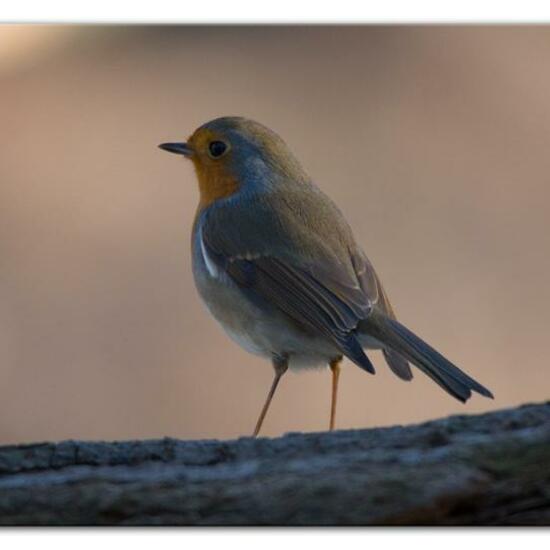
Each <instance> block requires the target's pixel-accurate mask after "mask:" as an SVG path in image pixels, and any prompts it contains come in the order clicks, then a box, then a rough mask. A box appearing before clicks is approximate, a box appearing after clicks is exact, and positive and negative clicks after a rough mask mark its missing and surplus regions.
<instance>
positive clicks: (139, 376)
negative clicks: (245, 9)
mask: <svg viewBox="0 0 550 550" xmlns="http://www.w3.org/2000/svg"><path fill="white" fill-rule="evenodd" d="M0 94H1V96H0V97H1V102H0V123H1V126H0V128H1V133H0V141H1V143H0V392H1V393H0V442H2V443H8V442H22V441H31V440H44V439H50V440H58V439H62V438H94V439H96V438H106V439H112V438H138V437H139V438H145V437H159V436H164V435H169V436H175V437H183V438H210V437H234V436H238V435H243V434H249V433H250V431H251V430H252V427H253V425H254V422H255V420H256V415H257V414H258V412H259V409H260V407H261V404H262V403H263V400H264V397H265V394H266V391H267V389H268V386H269V384H270V383H271V377H272V371H271V367H270V366H269V364H268V363H267V362H265V361H263V360H262V359H260V358H257V357H254V356H251V355H248V354H247V353H246V352H244V351H242V350H241V349H240V348H238V347H237V346H236V345H235V344H233V343H232V342H231V341H230V340H229V339H228V338H227V337H226V336H225V334H224V333H223V332H222V330H221V329H220V328H219V327H218V325H217V324H216V323H215V322H214V320H213V319H211V318H210V317H209V316H208V314H207V313H206V311H205V309H204V308H203V306H202V304H201V303H200V302H199V299H198V297H197V294H196V292H195V289H194V286H193V281H192V276H191V269H190V253H189V235H190V230H191V223H192V219H193V215H194V210H195V205H196V202H197V189H196V185H195V180H194V175H193V173H192V168H191V166H190V164H188V163H186V162H185V161H184V160H182V159H179V158H175V157H174V156H170V155H168V154H167V153H164V152H162V151H160V150H159V149H157V144H158V143H161V142H163V141H171V140H180V139H185V138H186V137H187V136H188V135H189V134H190V133H191V132H192V130H193V129H194V128H195V127H196V126H198V125H200V124H201V123H203V122H205V121H207V120H209V119H211V118H214V117H217V116H220V115H233V114H236V115H244V116H248V117H251V118H255V119H257V120H259V121H261V122H263V123H265V124H266V125H268V126H270V127H272V128H273V129H275V130H276V131H277V132H279V133H280V134H281V135H282V136H283V138H284V139H285V140H286V141H287V142H288V143H289V145H290V146H291V147H292V148H293V149H294V151H295V152H296V153H297V155H298V157H299V158H300V159H301V160H302V161H303V163H304V165H305V167H306V169H307V170H308V171H309V172H310V173H311V174H312V176H313V177H314V179H315V181H316V182H318V184H319V185H320V186H321V187H322V188H323V189H324V190H325V191H327V192H328V193H329V195H331V196H332V197H333V198H334V199H335V201H336V202H337V203H338V204H339V205H340V207H341V208H342V210H343V211H344V213H345V214H346V216H347V217H348V219H349V221H350V222H351V224H352V226H353V227H354V228H355V232H356V236H357V239H358V241H359V242H361V243H362V244H363V245H364V248H365V250H366V252H367V254H368V255H369V257H370V258H371V260H372V262H373V263H374V265H375V266H376V268H377V269H378V271H379V273H380V274H381V276H382V279H383V280H384V281H385V285H386V288H387V290H388V291H389V294H390V296H391V298H392V300H393V302H394V305H395V308H396V309H397V312H398V314H399V316H400V318H401V319H402V320H403V321H404V322H405V323H406V324H407V325H409V326H410V327H411V328H412V329H414V330H415V331H416V332H417V333H418V334H419V335H421V336H423V337H425V338H426V339H427V340H428V341H430V342H431V343H432V344H434V345H435V346H436V347H437V348H438V349H440V350H441V351H442V352H444V353H445V354H446V355H448V357H449V358H451V359H452V360H454V361H455V362H456V363H457V364H458V365H459V366H461V367H463V368H464V369H465V370H467V371H468V372H469V373H470V374H472V375H473V376H474V377H475V378H477V379H478V380H480V381H481V382H482V383H484V384H486V385H487V386H488V387H490V388H491V389H492V390H493V391H494V393H495V395H496V399H495V401H489V400H484V399H482V398H480V397H477V396H476V397H474V398H473V399H472V400H471V401H470V402H469V403H468V404H467V405H466V406H464V405H461V404H460V403H459V402H457V401H454V400H453V399H452V398H450V397H449V396H448V395H446V394H445V393H444V392H443V391H441V390H440V389H439V388H438V387H437V386H436V385H435V384H433V383H432V382H431V381H429V380H428V379H427V378H426V377H425V376H424V375H423V374H422V373H420V372H419V371H417V370H415V374H416V376H415V379H414V381H413V382H412V383H408V384H407V383H404V382H401V381H400V380H398V379H397V378H396V377H394V376H393V375H392V374H391V373H390V372H389V370H388V369H387V368H386V367H385V365H384V363H383V361H382V359H381V356H380V355H379V354H378V353H376V354H374V361H375V363H376V365H377V366H378V373H377V375H376V376H375V377H372V376H370V375H368V374H366V373H364V372H362V371H360V370H359V369H358V368H356V367H354V366H353V365H351V364H349V363H348V364H347V367H346V369H345V371H344V374H343V377H342V382H341V390H340V391H341V393H340V403H339V418H338V424H339V427H342V428H350V427H354V428H355V427H356V428H359V427H367V426H379V425H388V424H393V423H408V422H416V421H420V420H423V419H427V418H434V417H438V416H442V415H447V414H450V413H473V412H478V411H484V410H490V409H495V408H502V407H507V406H512V405H516V404H519V403H524V402H528V401H538V400H544V399H547V398H548V396H549V383H550V373H549V372H548V361H547V358H546V343H547V341H548V329H549V327H548V311H549V309H550V291H549V285H548V274H549V268H550V259H549V258H550V255H549V245H548V241H549V229H550V221H549V199H550V153H549V150H550V149H549V136H550V27H309V28H304V27H267V28H261V27H117V26H111V27H95V26H87V27H78V26H66V27H61V26H59V27H47V26H26V27H14V26H11V27H9V26H4V27H0ZM329 392H330V375H329V373H328V372H325V371H321V372H306V373H302V374H293V373H291V374H289V375H288V377H287V378H285V379H284V380H283V382H282V384H281V387H280V390H279V392H278V394H277V396H276V399H275V401H274V404H273V407H272V409H271V411H270V414H269V415H268V418H267V421H266V424H265V434H266V435H275V434H280V433H282V432H285V431H297V430H323V429H325V428H326V426H327V423H328V413H329Z"/></svg>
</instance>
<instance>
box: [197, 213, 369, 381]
mask: <svg viewBox="0 0 550 550" xmlns="http://www.w3.org/2000/svg"><path fill="white" fill-rule="evenodd" d="M287 214H288V213H287ZM208 218H210V220H209V219H208ZM208 218H207V219H206V220H205V221H204V223H203V224H202V225H201V228H200V239H201V247H202V248H203V251H204V253H206V255H207V257H208V261H210V262H214V263H215V264H216V267H217V268H218V269H222V270H223V271H224V272H225V273H226V274H227V275H228V276H229V277H230V278H231V279H232V280H233V281H234V282H235V283H236V284H237V285H238V286H239V287H240V288H241V289H243V290H246V291H247V292H251V293H253V294H255V295H256V296H259V297H261V298H262V299H263V300H266V301H267V302H268V303H270V304H271V305H273V306H275V307H276V308H278V309H279V310H280V311H282V312H284V313H285V314H286V315H288V316H289V317H290V318H292V319H293V320H294V322H296V323H298V324H299V325H302V326H304V327H307V328H309V329H313V330H315V331H318V332H319V333H321V334H323V335H325V336H326V337H327V338H329V339H330V340H332V341H333V343H334V344H335V345H336V347H337V348H338V349H339V350H341V352H342V353H343V354H344V355H346V356H347V357H348V358H349V359H351V360H352V361H354V362H355V363H356V364H358V365H359V366H360V367H362V368H364V369H365V370H367V371H369V372H374V369H373V367H372V364H371V363H370V361H369V360H368V358H367V356H366V355H365V353H364V352H363V349H362V348H361V345H360V343H359V341H358V339H357V335H356V333H355V329H356V328H357V325H358V324H359V322H360V321H361V320H362V319H365V318H367V317H368V315H369V313H370V311H371V309H372V307H373V304H374V302H375V301H376V300H373V299H372V298H374V293H373V292H372V289H368V290H369V292H370V297H369V292H365V287H366V286H368V285H371V284H372V283H371V282H370V281H369V277H370V274H369V269H370V268H369V265H368V264H365V263H364V261H363V260H362V258H361V257H360V256H359V255H357V254H356V253H355V252H354V251H353V250H349V249H347V248H346V247H345V246H338V247H336V248H334V249H332V250H331V248H330V239H329V238H328V237H327V239H323V235H322V234H321V235H320V234H319V231H318V232H315V231H311V228H310V227H307V222H304V220H303V219H301V218H299V217H298V219H293V220H289V219H288V215H287V217H286V218H285V219H284V220H281V213H280V209H278V210H277V212H276V216H275V217H274V216H273V210H272V209H271V208H268V209H264V211H263V212H261V206H260V207H259V210H256V216H254V217H253V219H249V217H248V214H247V213H246V212H242V211H241V213H240V216H239V217H238V219H237V218H233V219H230V218H231V215H230V216H228V215H227V213H225V216H224V213H223V212H218V213H217V215H215V216H212V217H211V216H209V217H208ZM212 220H214V222H212ZM222 220H223V221H222ZM281 221H284V222H285V223H281ZM209 222H210V223H209ZM231 222H234V223H237V224H238V230H236V229H235V225H234V224H233V225H232V223H231ZM222 227H225V230H223V229H222ZM320 232H321V233H322V231H320ZM334 250H337V252H336V253H335V252H334ZM365 266H366V268H365ZM363 268H365V269H364V271H362V269H363ZM373 288H374V289H376V286H374V287H373Z"/></svg>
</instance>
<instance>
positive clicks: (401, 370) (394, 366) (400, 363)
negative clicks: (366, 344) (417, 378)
mask: <svg viewBox="0 0 550 550" xmlns="http://www.w3.org/2000/svg"><path fill="white" fill-rule="evenodd" d="M382 353H383V354H384V359H385V360H386V363H387V364H388V366H389V367H390V369H391V370H392V371H393V373H394V374H395V375H396V376H399V378H401V380H407V381H408V380H412V378H413V373H412V371H411V367H409V363H408V361H407V360H406V359H405V358H404V357H403V356H401V355H399V353H397V352H395V351H393V350H392V349H389V348H384V349H383V350H382Z"/></svg>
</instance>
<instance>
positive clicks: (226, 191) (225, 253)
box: [159, 117, 493, 436]
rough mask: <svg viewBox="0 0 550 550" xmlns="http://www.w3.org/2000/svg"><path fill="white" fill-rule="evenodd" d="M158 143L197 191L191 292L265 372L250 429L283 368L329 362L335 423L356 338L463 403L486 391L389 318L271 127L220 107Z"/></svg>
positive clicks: (377, 291) (358, 347)
mask: <svg viewBox="0 0 550 550" xmlns="http://www.w3.org/2000/svg"><path fill="white" fill-rule="evenodd" d="M159 147H160V148H161V149H164V150H165V151H169V152H171V153H176V154H179V155H183V156H184V157H187V158H188V159H190V160H191V161H192V162H193V165H194V167H195V171H196V175H197V178H198V183H199V189H200V201H199V206H198V209H197V213H196V217H195V221H194V225H193V234H192V257H193V275H194V279H195V284H196V286H197V289H198V291H199V294H200V296H201V297H202V299H203V301H204V302H205V304H206V306H207V307H208V309H209V310H210V312H211V314H212V315H213V316H214V317H215V318H216V319H217V320H218V321H219V323H221V325H222V327H223V328H224V329H225V331H226V332H227V334H228V335H229V336H230V337H231V338H232V339H233V340H235V341H236V342H237V343H238V344H240V345H241V346H242V347H243V348H245V349H246V350H248V351H249V352H251V353H255V354H258V355H261V356H263V357H267V358H269V359H270V360H271V362H272V365H273V367H274V370H275V376H274V379H273V382H272V384H271V388H270V390H269V393H268V395H267V399H266V401H265V404H264V406H263V408H262V410H261V412H260V416H259V418H258V421H257V423H256V427H255V429H254V436H256V435H257V434H258V433H259V432H260V429H261V427H262V423H263V420H264V418H265V415H266V413H267V411H268V409H269V405H270V403H271V400H272V398H273V395H274V394H275V391H276V389H277V385H278V384H279V381H280V379H281V377H282V376H283V374H284V373H285V372H286V371H287V370H288V368H289V367H290V368H291V369H293V370H299V369H302V368H306V367H315V366H322V367H326V366H329V367H330V369H331V371H332V399H331V409H330V424H329V429H330V430H332V429H334V424H335V416H336V398H337V391H338V377H339V374H340V364H341V362H342V359H343V358H344V357H347V358H348V359H349V360H351V361H352V362H353V363H355V364H356V365H357V366H359V367H360V368H361V369H363V370H365V371H367V372H369V373H371V374H374V367H373V365H372V363H371V361H370V359H369V358H368V357H367V355H366V353H365V351H364V350H365V349H379V350H381V351H382V353H383V355H384V358H385V360H386V362H387V364H388V366H389V367H390V369H391V370H392V371H393V372H394V373H395V374H396V375H397V376H398V377H399V378H401V379H402V380H411V379H412V377H413V373H412V371H411V368H410V364H412V365H414V366H415V367H417V368H418V369H420V370H421V371H422V372H423V373H424V374H426V375H427V376H429V377H430V378H431V379H432V380H433V381H434V382H435V383H436V384H438V385H439V386H441V387H442V388H443V389H444V390H445V391H446V392H447V393H449V394H450V395H452V396H453V397H455V398H456V399H458V400H459V401H462V402H466V401H467V400H468V399H469V398H470V396H471V394H472V391H474V392H477V393H479V394H481V395H483V396H485V397H491V398H492V397H493V395H492V394H491V392H490V391H489V390H488V389H487V388H485V387H483V386H482V385H481V384H479V383H478V382H476V381H475V380H474V379H473V378H471V377H470V376H468V375H467V374H466V373H465V372H463V371H462V370H460V369H459V368H458V367H456V366H455V365H453V364H452V363H451V362H450V361H448V360H447V359H446V358H445V357H443V356H442V355H441V354H440V353H438V352H437V351H436V350H435V349H433V348H432V347H431V346H430V345H428V344H427V343H426V342H424V341H423V340H421V339H420V338H419V337H418V336H416V335H415V334H414V333H413V332H411V331H410V330H409V329H408V328H406V327H405V326H404V325H402V324H401V323H400V322H399V321H397V319H396V317H395V315H394V312H393V310H392V307H391V305H390V302H389V300H388V297H387V295H386V293H385V291H384V288H383V287H382V284H381V282H380V279H379V278H378V275H377V274H376V272H375V271H374V268H373V266H372V264H371V263H370V262H369V260H368V259H367V256H366V255H365V254H364V252H363V251H362V250H361V247H360V246H359V245H358V244H357V243H356V241H355V239H354V237H353V233H352V231H351V229H350V227H349V225H348V223H347V222H346V220H345V218H344V216H343V215H342V213H341V212H340V210H339V209H338V208H337V206H336V205H335V204H334V203H333V202H332V200H331V199H329V198H328V197H327V196H326V195H325V194H324V193H323V192H322V191H321V190H320V189H319V188H318V187H317V186H316V185H315V184H314V183H313V182H312V181H311V179H310V177H309V176H308V175H307V173H306V172H305V171H304V169H303V168H302V166H301V165H300V163H299V162H298V160H297V159H296V157H295V156H294V155H293V154H292V152H291V151H290V149H289V148H288V146H287V145H286V144H285V142H284V141H283V140H282V139H281V138H280V137H279V136H278V135H277V134H276V133H275V132H273V131H272V130H270V129H269V128H267V127H266V126H263V125H262V124H259V123H257V122H254V121H252V120H249V119H246V118H242V117H222V118H217V119H215V120H212V121H210V122H208V123H206V124H204V125H203V126H201V127H200V128H198V129H197V130H196V131H195V132H194V133H193V135H192V136H191V137H190V138H189V140H188V141H187V142H186V143H163V144H162V145H160V146H159Z"/></svg>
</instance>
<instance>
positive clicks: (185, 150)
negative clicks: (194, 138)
mask: <svg viewBox="0 0 550 550" xmlns="http://www.w3.org/2000/svg"><path fill="white" fill-rule="evenodd" d="M159 147H160V148H161V149H162V150H164V151H168V152H169V153H176V155H183V156H184V157H187V158H189V157H192V156H193V153H194V151H193V149H191V147H190V146H189V145H187V143H161V144H160V145H159Z"/></svg>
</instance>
